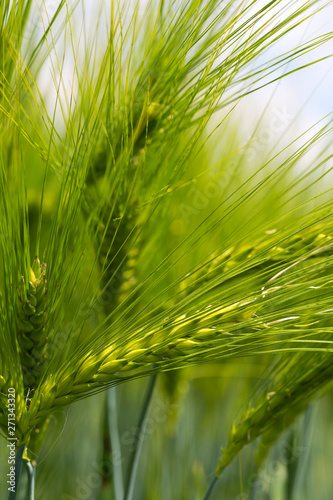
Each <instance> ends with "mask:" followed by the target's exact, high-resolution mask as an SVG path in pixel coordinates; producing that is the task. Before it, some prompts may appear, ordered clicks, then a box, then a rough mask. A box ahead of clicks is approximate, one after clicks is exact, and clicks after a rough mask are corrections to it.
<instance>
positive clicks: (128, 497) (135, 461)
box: [125, 373, 157, 500]
mask: <svg viewBox="0 0 333 500" xmlns="http://www.w3.org/2000/svg"><path fill="white" fill-rule="evenodd" d="M156 379H157V374H156V373H155V374H154V375H152V376H151V377H150V380H149V384H148V389H147V392H146V396H145V399H144V402H143V407H142V410H141V414H140V418H139V423H138V428H137V429H138V430H137V433H136V441H135V445H134V448H133V450H132V453H131V455H130V462H129V469H128V480H127V482H126V491H125V500H132V497H133V493H134V483H135V478H136V473H137V469H138V465H139V458H140V453H141V449H142V444H143V439H142V436H143V434H144V432H145V428H146V423H147V416H148V411H149V406H150V401H151V398H152V395H153V392H154V388H155V384H156Z"/></svg>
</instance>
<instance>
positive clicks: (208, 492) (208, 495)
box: [203, 476, 218, 500]
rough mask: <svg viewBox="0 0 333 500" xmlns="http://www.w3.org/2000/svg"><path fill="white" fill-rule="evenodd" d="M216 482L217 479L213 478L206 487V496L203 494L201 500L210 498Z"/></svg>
mask: <svg viewBox="0 0 333 500" xmlns="http://www.w3.org/2000/svg"><path fill="white" fill-rule="evenodd" d="M217 480H218V477H217V476H214V477H213V479H212V481H211V483H210V485H209V486H208V490H207V491H206V494H205V496H204V499H203V500H208V499H209V498H210V495H211V494H212V491H213V488H214V486H215V484H216V483H217Z"/></svg>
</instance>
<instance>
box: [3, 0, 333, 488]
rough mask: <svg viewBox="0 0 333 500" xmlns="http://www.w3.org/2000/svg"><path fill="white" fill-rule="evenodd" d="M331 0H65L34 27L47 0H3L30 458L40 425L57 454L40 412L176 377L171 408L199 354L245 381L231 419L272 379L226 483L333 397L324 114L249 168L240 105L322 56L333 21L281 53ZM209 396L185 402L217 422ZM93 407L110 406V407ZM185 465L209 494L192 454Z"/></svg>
mask: <svg viewBox="0 0 333 500" xmlns="http://www.w3.org/2000/svg"><path fill="white" fill-rule="evenodd" d="M329 4H330V2H324V3H319V2H316V1H314V0H313V1H310V2H301V3H299V2H291V3H289V4H288V9H286V6H285V5H284V4H283V2H280V1H278V0H276V1H272V2H269V3H266V4H265V5H262V3H261V2H257V1H254V2H245V3H244V4H241V5H238V3H237V2H234V1H233V0H230V1H229V2H227V3H225V4H223V5H221V2H218V1H216V0H214V1H210V2H207V1H204V0H189V1H187V2H178V1H176V2H163V1H161V2H154V1H149V2H147V3H146V4H145V5H143V4H141V3H140V2H139V1H133V2H129V3H128V4H127V2H126V3H122V2H120V3H119V2H105V3H104V2H102V1H101V2H100V3H99V7H100V11H99V13H98V14H97V17H96V19H95V20H93V21H91V20H90V17H89V16H90V14H88V13H87V12H86V10H85V8H86V7H85V4H84V3H83V2H78V1H75V2H72V3H71V2H65V1H61V2H59V4H58V5H57V7H56V9H55V10H54V12H53V13H52V16H49V17H48V18H47V16H46V18H47V19H44V18H43V23H44V24H43V30H42V31H41V33H39V31H38V29H37V28H36V27H35V26H32V24H31V23H32V18H33V13H34V10H33V9H34V5H33V2H31V1H30V0H24V1H21V2H19V3H17V2H10V1H5V2H3V3H2V5H1V7H0V27H1V36H0V248H1V264H0V293H1V294H0V328H1V343H0V355H1V357H0V388H1V394H0V423H1V429H2V433H3V435H4V437H6V435H7V410H8V401H7V391H8V388H10V387H14V388H15V390H16V404H17V407H16V437H17V439H18V441H17V445H18V446H19V445H20V444H24V445H26V447H27V452H26V453H27V456H29V459H32V460H33V462H34V463H35V462H37V463H38V457H39V456H43V457H44V458H45V461H47V456H45V448H44V450H42V452H41V455H36V454H37V452H38V453H39V451H38V450H39V447H40V446H41V445H42V442H43V441H44V438H45V439H46V441H45V442H46V446H50V444H49V442H48V437H47V426H48V423H49V421H51V420H52V418H53V416H54V415H59V412H63V411H64V412H66V411H67V410H62V408H64V407H67V405H69V404H72V403H75V402H77V401H78V400H80V399H83V400H85V398H87V397H88V396H92V395H94V394H96V393H99V392H103V391H106V390H107V389H109V388H110V387H112V386H115V385H119V384H123V383H124V382H128V381H130V380H133V379H137V378H141V377H143V376H146V375H149V374H152V375H154V374H156V373H162V375H161V378H162V382H161V383H160V384H161V385H160V386H159V389H158V390H159V394H160V397H161V398H166V399H167V400H168V401H169V402H170V401H171V403H172V404H174V405H175V406H177V404H178V403H177V401H178V399H179V400H181V399H182V396H181V395H180V393H182V391H181V390H179V388H180V387H182V383H183V382H184V384H183V385H185V386H186V383H185V379H186V377H188V378H190V377H191V376H193V373H195V370H200V368H201V366H199V365H202V366H204V367H205V368H204V369H205V370H208V372H207V373H209V369H210V368H209V366H210V367H211V369H212V371H213V373H214V376H216V374H219V373H220V372H223V373H225V374H226V375H228V373H231V374H232V376H234V374H235V372H236V371H237V370H239V371H240V373H241V374H242V375H243V376H244V379H245V382H244V384H243V385H242V384H240V385H241V387H240V391H241V393H242V398H237V397H236V396H235V395H230V394H229V392H228V389H227V388H226V387H225V388H224V390H223V391H222V394H221V399H222V403H223V401H230V409H229V410H230V411H229V410H228V423H231V421H232V420H234V418H235V414H236V411H237V407H239V404H241V403H244V399H245V398H246V396H245V395H248V394H249V392H250V388H249V385H251V383H250V382H249V381H250V380H251V377H254V378H258V379H259V378H260V379H261V380H262V382H261V385H260V386H259V388H257V390H256V392H255V395H254V396H253V395H252V396H250V397H248V404H247V405H246V407H245V408H243V410H242V411H241V412H240V414H239V415H238V418H237V419H236V420H235V422H236V423H234V424H233V425H232V428H231V431H230V434H229V441H228V444H227V445H226V447H225V448H224V450H223V452H222V458H221V460H220V463H219V465H218V468H217V472H216V474H217V475H220V473H221V471H222V470H224V469H226V468H227V467H228V468H229V464H231V462H232V460H233V458H234V457H235V456H236V455H237V454H238V453H239V452H240V450H242V448H243V447H245V445H246V444H249V443H251V442H252V441H254V440H256V439H257V438H259V437H262V441H261V448H260V449H259V452H258V455H257V456H258V467H259V466H260V467H261V466H262V464H263V459H264V458H266V456H267V453H268V450H269V449H270V447H271V446H272V445H273V443H275V442H276V441H278V440H279V438H280V435H281V434H282V433H283V431H284V430H285V429H286V428H288V427H290V426H291V425H293V423H294V421H295V419H296V417H297V416H299V415H300V414H301V413H303V412H304V410H305V409H306V408H307V407H308V405H309V403H310V402H311V401H312V400H313V398H314V397H315V396H316V395H317V394H318V393H320V391H322V390H323V389H326V388H327V386H328V383H329V382H330V381H331V380H332V375H333V373H332V368H331V362H330V361H331V351H332V349H331V342H332V339H331V336H332V319H333V310H332V308H331V305H330V302H331V295H332V276H333V267H332V260H333V251H332V248H333V246H332V245H333V243H332V242H333V240H332V238H333V212H332V208H331V206H332V194H331V191H332V185H331V184H332V183H331V169H332V167H331V159H332V158H331V153H330V149H329V144H330V136H331V132H332V118H331V116H330V115H327V116H326V117H325V118H323V119H322V120H321V121H320V122H319V123H317V124H315V125H314V126H313V127H312V128H311V129H310V130H307V131H303V132H302V133H300V134H299V135H298V137H295V136H293V132H291V131H289V133H290V137H289V145H287V146H285V147H284V149H283V150H282V151H280V152H277V151H275V150H272V151H271V152H269V146H271V145H270V144H269V145H267V148H266V149H265V151H263V153H262V154H261V153H260V154H258V156H257V158H256V160H255V161H253V162H251V163H250V164H249V163H248V162H247V161H246V151H248V148H249V146H251V144H252V140H253V137H252V138H251V139H250V140H249V141H248V143H247V144H246V145H245V147H244V145H242V140H243V139H242V132H241V130H240V129H241V127H240V125H241V124H240V123H239V117H237V106H238V105H239V104H240V103H241V101H243V100H245V99H246V98H247V96H249V94H252V93H253V92H254V91H258V92H260V91H262V89H263V88H264V87H266V86H268V85H269V84H271V83H274V82H276V81H279V80H281V79H282V78H284V77H286V76H288V75H289V74H291V73H294V72H296V71H298V70H301V69H302V70H305V69H306V68H308V67H310V66H314V65H315V64H317V63H319V62H320V61H322V60H324V59H325V58H327V57H329V55H325V54H321V55H320V57H317V56H316V52H315V51H316V50H317V49H320V50H321V51H325V49H326V47H328V46H329V43H330V42H331V39H332V33H326V34H321V35H320V36H316V37H314V38H310V37H309V38H308V39H306V40H305V41H304V42H303V43H302V44H301V45H299V46H295V47H291V48H290V49H289V50H288V51H287V52H285V53H283V54H280V53H278V54H277V55H276V56H274V57H273V58H272V57H271V56H268V55H267V54H269V49H271V48H272V47H273V48H274V47H275V44H276V43H277V41H278V40H279V39H281V37H287V36H288V34H289V33H291V32H293V31H294V30H296V29H297V28H298V27H299V26H301V25H302V24H304V23H306V21H307V20H308V19H311V18H312V17H313V18H315V17H316V15H317V14H318V13H319V12H320V11H321V10H322V9H324V8H325V7H326V6H328V5H329ZM80 7H81V9H80ZM92 23H96V24H92ZM102 25H103V27H104V29H99V28H101V26H102ZM96 28H98V29H96ZM309 54H310V60H309ZM311 58H312V59H311ZM314 67H315V66H314ZM45 68H47V70H46V71H45ZM68 68H70V75H71V81H70V85H69V86H68ZM49 70H50V71H49ZM46 73H50V75H51V76H50V80H47V78H46V80H47V89H46V88H45V81H44V82H43V78H44V79H45V74H46ZM50 82H52V83H53V88H52V85H50ZM255 126H256V125H254V128H255ZM253 133H254V130H253ZM294 135H295V134H294ZM314 151H315V153H314ZM36 255H38V256H39V258H40V260H41V262H45V263H47V266H46V265H45V264H42V265H41V264H40V261H39V259H38V258H37V257H34V256H36ZM32 256H33V257H32ZM46 278H47V281H46ZM245 357H247V358H248V362H249V364H250V366H251V369H248V368H247V365H246V363H245ZM258 357H259V358H260V359H261V362H262V363H263V364H264V365H266V366H269V365H270V364H271V363H272V359H273V358H274V360H275V361H274V366H272V369H271V370H270V371H269V373H268V374H267V373H266V374H265V373H264V374H263V375H262V374H261V372H260V373H259V371H258V367H257V363H258V362H257V359H258ZM237 360H238V361H237ZM208 362H209V363H210V365H208V364H207V363H208ZM237 363H239V365H237ZM193 365H195V366H196V368H193V369H192V370H193V371H191V368H190V367H191V366H193ZM239 367H240V368H239ZM182 369H183V370H182ZM174 370H178V372H174ZM191 374H192V375H191ZM133 383H134V384H137V387H140V388H141V386H142V382H140V381H139V380H138V381H136V382H133ZM140 384H141V385H140ZM194 385H195V384H194ZM199 385H200V384H199ZM122 390H124V391H125V389H122ZM229 390H231V389H229ZM195 391H197V392H195V394H194V395H193V396H191V397H192V399H191V398H189V401H190V403H189V404H190V405H192V406H193V407H195V406H198V405H196V394H199V395H200V397H203V396H205V398H207V402H206V403H207V406H208V407H210V408H211V411H210V412H209V413H210V414H212V413H214V412H220V411H221V408H220V407H218V404H217V403H216V402H215V401H216V400H218V399H219V398H218V397H215V396H216V394H215V392H214V391H212V393H213V396H214V397H213V400H212V401H208V399H209V396H208V394H205V390H203V389H202V388H200V387H196V389H195ZM183 394H184V391H183ZM243 395H244V398H243ZM98 398H100V399H98ZM133 398H134V400H135V401H136V399H135V394H130V396H129V397H128V398H127V399H126V403H127V404H128V405H133V403H132V402H131V401H132V399H133ZM184 398H185V396H184ZM94 400H96V401H98V402H99V403H98V405H97V406H98V408H97V409H96V415H101V413H102V412H103V411H104V410H103V408H104V400H103V399H102V396H96V397H95V398H94ZM84 404H86V402H85V401H82V402H81V403H80V405H82V406H81V407H82V408H84V407H85V406H84ZM87 404H88V403H87ZM78 407H79V406H78ZM70 408H72V407H70ZM74 408H75V405H74ZM177 408H178V406H177ZM222 408H223V406H222ZM89 411H90V410H89ZM73 412H74V413H75V410H73ZM171 413H172V412H171ZM198 414H200V418H201V419H202V421H204V423H205V425H206V426H207V427H209V425H210V424H209V422H208V421H206V418H205V415H204V414H201V412H200V411H199V410H198ZM90 416H91V415H90ZM124 418H125V417H124ZM195 418H196V417H195ZM195 418H194V420H195ZM96 419H97V416H96ZM181 419H182V416H181V411H179V412H178V413H177V411H175V412H173V413H172V416H171V415H170V412H167V415H166V416H165V420H164V422H167V426H166V428H167V430H166V434H167V433H168V432H169V433H170V435H172V434H173V433H174V434H177V431H176V429H177V426H178V425H180V426H181V425H183V426H184V424H181V423H180V422H181ZM125 420H126V419H125ZM194 420H193V422H194ZM200 422H201V421H200V420H199V417H198V421H196V425H197V426H199V425H200ZM127 424H128V425H130V424H129V422H127ZM192 424H193V425H192V427H193V432H196V429H197V427H195V424H194V423H192ZM57 425H58V423H57ZM57 425H56V427H57ZM216 425H217V424H216ZM223 425H224V427H226V424H225V423H224V424H223ZM50 427H52V426H50ZM57 429H58V427H57ZM82 429H84V425H83V426H82ZM58 431H59V429H58ZM114 431H115V429H114V428H113V430H112V432H113V434H114ZM48 432H49V433H50V435H52V432H54V430H52V428H51V429H49V431H48ZM82 432H84V431H83V430H82ZM216 432H217V430H216ZM221 432H222V430H221ZM223 432H224V430H223ZM81 435H82V434H81ZM136 437H137V436H136ZM169 437H170V436H164V438H163V439H166V440H167V442H168V447H169V449H170V450H172V449H173V448H172V444H171V443H170V442H169V441H168V440H169ZM224 437H226V436H224ZM98 439H101V436H99V437H98ZM105 439H107V437H106V438H105ZM163 439H162V438H161V443H162V441H163ZM170 439H171V438H170ZM205 439H207V441H209V437H208V436H206V437H205ZM161 443H160V444H159V445H158V447H157V448H158V449H159V450H160V453H162V451H161V450H162V449H163V445H162V444H161ZM163 443H164V441H163ZM177 443H178V444H177V446H178V445H179V453H180V454H181V456H184V453H185V452H184V450H185V445H184V443H183V446H181V439H180V440H179V442H177ZM214 445H215V446H216V442H215V440H210V441H209V446H210V448H209V453H210V455H211V456H213V452H212V447H213V446H214ZM250 448H251V446H250ZM96 449H97V448H95V453H98V452H99V451H100V450H99V451H96ZM105 449H106V447H105V446H104V452H105ZM252 451H253V449H252V448H251V452H252ZM43 453H44V455H43ZM59 453H60V452H59ZM156 453H157V452H156ZM170 453H171V452H170ZM129 454H130V453H129ZM160 456H161V455H160ZM216 458H217V457H216ZM210 460H211V459H209V461H208V458H207V463H209V467H211V468H212V467H213V463H211V461H210ZM184 461H185V460H184ZM143 463H144V459H143ZM231 467H232V465H231ZM246 467H247V466H246ZM142 468H143V469H144V466H142ZM63 469H64V467H63ZM143 469H142V470H141V473H142V475H143V476H144V474H145V472H144V470H143ZM248 469H250V468H249V467H248ZM45 470H46V471H48V472H47V474H49V472H50V471H49V470H48V469H47V467H46V466H45ZM168 470H169V469H168ZM170 470H171V469H170ZM227 470H228V469H227ZM226 472H227V471H226ZM256 473H257V472H256ZM61 474H65V471H64V470H61ZM191 474H193V477H194V478H195V482H196V485H197V486H196V488H197V492H199V491H200V494H199V493H198V496H197V497H198V498H202V497H203V496H204V491H205V490H206V488H207V487H208V484H207V480H206V475H205V470H204V467H203V465H202V463H201V462H200V461H197V462H196V463H195V464H193V468H192V472H191ZM290 474H291V472H290ZM143 476H142V477H143ZM66 481H67V480H66ZM110 482H111V481H110V480H109V478H108V479H105V485H104V486H105V491H108V490H107V488H109V489H110V484H109V483H110ZM166 483H167V479H166V478H165V477H163V484H164V485H165V484H166ZM183 483H185V485H186V482H185V481H183ZM151 484H152V486H151V487H152V492H153V493H152V495H155V497H159V492H158V485H156V484H155V483H154V480H152V483H151ZM213 484H215V479H214V483H213ZM66 485H67V486H68V481H67V482H66ZM67 486H66V487H67ZM291 487H292V486H290V484H289V489H290V488H291ZM40 488H41V489H40V491H41V492H42V490H43V487H42V486H40ZM99 488H100V486H98V487H97V486H96V491H97V490H98V491H99ZM142 488H143V487H142ZM165 488H166V489H165V491H167V492H168V493H166V494H169V497H168V498H175V497H176V496H177V495H181V497H182V498H187V497H188V498H190V497H191V498H194V496H193V492H187V491H185V490H186V488H185V486H184V485H183V486H182V488H183V489H182V491H181V493H179V492H176V491H174V490H173V488H172V486H171V485H168V486H165ZM230 492H231V493H230V494H234V491H233V489H232V487H230ZM41 494H42V493H41ZM103 494H104V493H103V492H102V493H101V496H100V498H102V495H103ZM106 494H107V493H105V495H106ZM43 495H45V492H43ZM57 495H58V497H59V495H60V493H59V491H58V490H57ZM110 495H111V491H110ZM144 495H145V496H144ZM186 495H188V496H186ZM189 495H192V496H189ZM141 497H142V498H148V496H147V494H146V492H145V491H144V489H143V490H142V492H141ZM141 497H140V495H139V493H138V497H137V498H141ZM155 497H154V498H155ZM96 498H97V493H96ZM110 498H111V496H110ZM151 498H153V496H151ZM161 498H162V497H161ZM206 498H208V497H206Z"/></svg>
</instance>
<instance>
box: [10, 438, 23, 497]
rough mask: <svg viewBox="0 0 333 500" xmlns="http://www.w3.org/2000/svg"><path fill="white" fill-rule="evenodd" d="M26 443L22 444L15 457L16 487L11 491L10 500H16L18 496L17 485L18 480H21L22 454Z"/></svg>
mask: <svg viewBox="0 0 333 500" xmlns="http://www.w3.org/2000/svg"><path fill="white" fill-rule="evenodd" d="M24 448H25V444H22V445H21V446H20V447H19V448H18V450H17V453H16V458H15V488H14V491H10V492H9V498H8V500H15V498H16V492H17V487H18V482H19V477H20V470H21V463H22V455H23V452H24Z"/></svg>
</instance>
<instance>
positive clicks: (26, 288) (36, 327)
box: [16, 257, 47, 390]
mask: <svg viewBox="0 0 333 500" xmlns="http://www.w3.org/2000/svg"><path fill="white" fill-rule="evenodd" d="M45 272H46V264H41V263H40V262H39V259H38V258H37V257H36V258H35V260H34V262H33V264H32V267H31V269H30V276H29V282H28V284H26V282H25V280H24V277H23V276H22V282H21V284H20V286H19V291H18V298H17V306H16V323H17V329H18V343H19V347H20V358H21V365H22V370H23V382H24V387H25V388H26V389H30V390H32V389H34V388H35V387H36V386H37V384H38V382H39V380H40V378H41V375H42V373H43V369H44V366H45V357H46V356H45V352H46V341H47V338H46V336H45V323H46V318H47V313H46V290H47V289H46V279H45Z"/></svg>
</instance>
